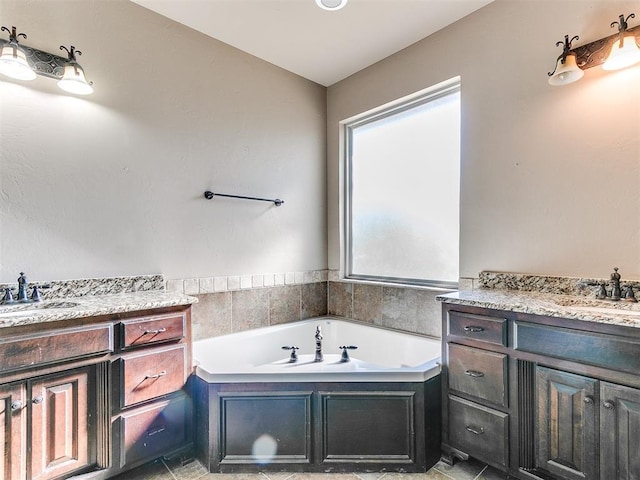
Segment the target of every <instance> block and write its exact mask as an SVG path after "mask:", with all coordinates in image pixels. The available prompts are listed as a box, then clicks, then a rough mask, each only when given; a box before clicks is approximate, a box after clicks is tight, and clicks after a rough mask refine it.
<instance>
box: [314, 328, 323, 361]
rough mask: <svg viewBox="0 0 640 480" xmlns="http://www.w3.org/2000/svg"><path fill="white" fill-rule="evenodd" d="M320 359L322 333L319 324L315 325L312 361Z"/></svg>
mask: <svg viewBox="0 0 640 480" xmlns="http://www.w3.org/2000/svg"><path fill="white" fill-rule="evenodd" d="M321 361H322V333H321V332H320V325H318V326H317V327H316V358H315V359H314V362H321Z"/></svg>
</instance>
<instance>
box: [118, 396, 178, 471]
mask: <svg viewBox="0 0 640 480" xmlns="http://www.w3.org/2000/svg"><path fill="white" fill-rule="evenodd" d="M190 415H191V413H190V409H189V406H188V402H187V401H186V397H184V396H180V397H178V398H176V399H173V400H170V401H163V402H158V403H154V404H153V405H151V406H149V407H143V408H138V409H135V410H133V411H131V412H127V413H123V414H122V415H121V416H120V467H124V466H125V465H131V464H134V463H137V462H139V461H141V460H149V459H152V458H155V457H157V456H158V455H160V454H165V453H168V452H170V451H171V450H175V449H178V448H180V447H182V446H184V445H186V444H187V443H189V436H188V429H189V427H188V426H189V425H190V424H191V421H190V418H189V416H190Z"/></svg>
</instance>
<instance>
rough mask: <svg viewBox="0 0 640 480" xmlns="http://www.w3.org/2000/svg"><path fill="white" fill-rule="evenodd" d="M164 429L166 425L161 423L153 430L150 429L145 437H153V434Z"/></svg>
mask: <svg viewBox="0 0 640 480" xmlns="http://www.w3.org/2000/svg"><path fill="white" fill-rule="evenodd" d="M166 429H167V427H165V426H164V425H163V426H162V427H159V428H156V429H155V430H151V431H150V432H147V437H153V436H154V435H157V434H159V433H162V432H164V431H165V430H166Z"/></svg>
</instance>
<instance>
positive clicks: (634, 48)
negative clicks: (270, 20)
mask: <svg viewBox="0 0 640 480" xmlns="http://www.w3.org/2000/svg"><path fill="white" fill-rule="evenodd" d="M623 38H624V41H623V45H622V47H620V40H616V42H615V43H614V44H613V47H611V53H609V57H608V58H607V61H606V62H604V63H603V64H602V68H603V70H620V69H621V68H626V67H630V66H631V65H633V64H635V63H638V62H640V48H638V44H637V43H636V38H635V36H633V35H625V36H624V37H623Z"/></svg>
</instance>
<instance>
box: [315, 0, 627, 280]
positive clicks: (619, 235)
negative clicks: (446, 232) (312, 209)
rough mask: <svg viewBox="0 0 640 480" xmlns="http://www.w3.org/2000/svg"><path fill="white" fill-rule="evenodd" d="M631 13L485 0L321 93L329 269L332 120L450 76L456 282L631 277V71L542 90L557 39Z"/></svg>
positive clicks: (602, 28)
mask: <svg viewBox="0 0 640 480" xmlns="http://www.w3.org/2000/svg"><path fill="white" fill-rule="evenodd" d="M637 7H638V2H630V1H609V0H606V1H605V0H600V1H588V0H571V1H570V0H496V1H495V2H494V3H492V4H490V5H488V6H486V7H484V8H482V9H481V10H479V11H477V12H475V13H473V14H472V15H470V16H468V17H466V18H464V19H463V20H461V21H459V22H457V23H455V24H453V25H451V26H449V27H447V28H445V29H444V30H442V31H440V32H438V33H436V34H434V35H432V36H430V37H428V38H426V39H424V40H422V41H420V42H418V43H416V44H414V45H412V46H410V47H408V48H407V49H405V50H403V51H401V52H399V53H397V54H395V55H393V56H391V57H389V58H387V59H385V60H383V61H381V62H379V63H377V64H375V65H373V66H371V67H370V68H367V69H365V70H363V71H361V72H359V73H357V74H355V75H353V76H352V77H350V78H348V79H346V80H344V81H342V82H340V83H338V84H336V85H333V86H331V87H330V88H329V91H328V121H327V125H328V208H329V217H328V222H329V229H328V239H329V268H330V269H338V268H339V267H340V262H339V257H340V256H339V231H340V168H339V162H340V159H339V128H338V122H339V121H341V120H343V119H346V118H348V117H350V116H352V115H355V114H358V113H360V112H364V111H366V110H368V109H371V108H373V107H376V106H378V105H381V104H384V103H386V102H389V101H391V100H394V99H397V98H399V97H402V96H404V95H407V94H410V93H413V92H416V91H418V90H421V89H423V88H425V87H428V86H430V85H434V84H436V83H438V82H440V81H443V80H446V79H449V78H451V77H454V76H456V75H460V76H461V77H462V172H461V175H462V179H461V218H460V222H461V232H460V237H461V238H460V243H461V246H460V269H461V270H460V276H461V277H470V278H473V277H476V276H477V275H478V272H479V271H481V270H485V269H486V270H497V271H510V272H523V273H537V274H548V275H561V276H562V275H564V276H586V277H596V278H600V277H607V276H608V274H609V272H610V271H611V268H612V267H613V266H618V267H620V271H621V273H623V277H624V278H640V88H638V86H639V85H640V67H634V68H631V69H628V70H625V71H620V72H614V73H604V72H602V70H601V69H599V68H594V69H590V70H587V71H586V74H585V76H584V78H583V79H582V80H581V81H580V82H578V83H575V84H572V85H569V86H566V87H562V88H553V87H550V86H549V85H548V84H547V72H548V71H550V70H551V69H553V67H554V64H555V59H556V57H557V56H558V55H559V54H560V52H561V50H560V49H559V48H556V47H555V42H556V41H558V40H561V39H563V38H564V34H570V35H576V34H578V35H580V43H579V44H582V43H588V42H591V41H593V40H597V39H599V38H602V37H604V36H607V35H610V34H612V33H615V30H612V29H610V28H609V24H610V23H611V21H613V20H617V18H618V15H619V14H621V13H625V14H629V13H631V12H634V11H635V13H636V14H638V13H639V12H638V11H637ZM634 22H635V23H634ZM637 23H638V19H635V20H632V21H631V22H630V25H631V26H635V25H636V24H637ZM390 161H392V160H390ZM425 254H426V255H428V252H425Z"/></svg>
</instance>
